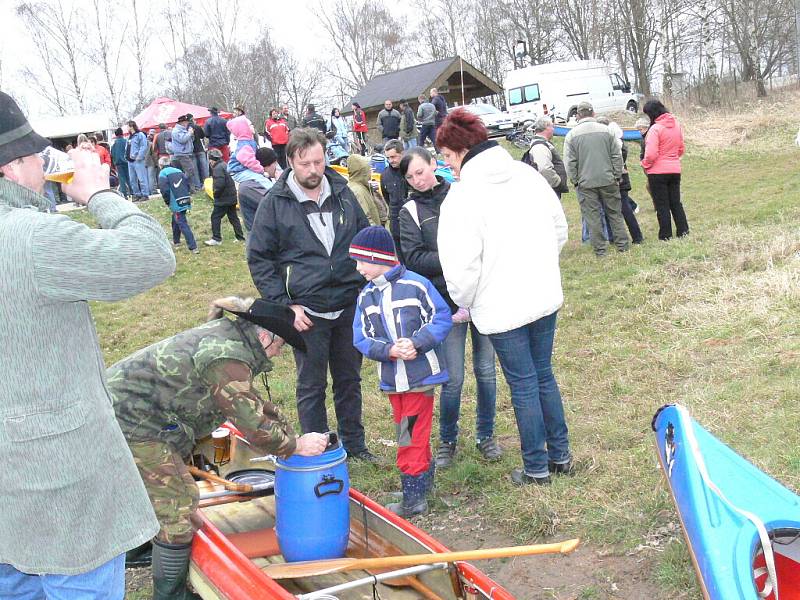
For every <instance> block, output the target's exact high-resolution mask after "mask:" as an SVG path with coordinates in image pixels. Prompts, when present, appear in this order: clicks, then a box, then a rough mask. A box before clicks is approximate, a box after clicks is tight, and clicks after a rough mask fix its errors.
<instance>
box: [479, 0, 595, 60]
mask: <svg viewBox="0 0 800 600" xmlns="http://www.w3.org/2000/svg"><path fill="white" fill-rule="evenodd" d="M566 4H569V3H568V2H567V3H565V5H566ZM550 6H551V3H550V2H547V1H545V0H506V1H505V2H503V3H502V4H501V7H500V10H501V14H502V15H503V16H505V18H506V19H508V25H509V27H510V28H511V29H512V30H513V33H514V34H515V38H514V40H515V41H516V40H517V39H520V40H523V41H524V42H525V44H526V46H527V49H528V57H529V60H530V62H531V63H532V64H535V65H538V64H542V63H547V62H550V61H552V60H553V59H554V58H555V57H556V49H557V47H558V45H557V44H556V38H557V36H558V22H557V20H556V15H555V14H554V12H553V11H552V10H550ZM480 33H482V32H480ZM480 33H479V35H480ZM587 52H588V50H587ZM580 58H588V56H580Z"/></svg>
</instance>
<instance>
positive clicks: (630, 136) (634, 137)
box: [553, 123, 642, 142]
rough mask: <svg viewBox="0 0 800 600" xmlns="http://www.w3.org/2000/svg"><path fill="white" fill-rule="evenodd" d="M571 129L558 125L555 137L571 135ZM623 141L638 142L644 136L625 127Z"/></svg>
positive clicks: (554, 130) (569, 126)
mask: <svg viewBox="0 0 800 600" xmlns="http://www.w3.org/2000/svg"><path fill="white" fill-rule="evenodd" d="M570 129H572V126H571V125H559V124H558V123H556V124H555V125H554V126H553V135H558V136H561V137H564V136H565V135H567V134H568V133H569V130H570ZM622 139H623V141H625V142H638V141H640V140H641V139H642V134H641V133H639V130H638V129H634V128H633V127H623V128H622Z"/></svg>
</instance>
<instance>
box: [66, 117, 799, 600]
mask: <svg viewBox="0 0 800 600" xmlns="http://www.w3.org/2000/svg"><path fill="white" fill-rule="evenodd" d="M790 141H791V134H790V133H776V132H773V134H766V135H763V136H759V137H758V139H757V140H755V141H753V142H752V143H746V144H742V145H738V146H736V147H733V148H729V149H708V148H703V147H700V146H690V147H689V150H688V153H687V157H686V158H685V160H684V176H683V185H682V188H683V199H684V205H685V207H686V212H687V215H688V219H689V225H690V227H691V235H690V236H689V237H688V238H686V239H682V240H674V241H670V242H659V241H657V237H656V232H657V229H656V219H655V213H654V212H653V209H652V204H651V202H650V201H649V199H647V196H646V193H645V191H644V178H643V175H642V173H641V170H640V169H639V168H638V167H636V166H635V165H636V160H635V159H636V157H637V156H638V148H637V147H636V146H632V148H631V159H630V160H629V164H630V166H631V176H632V180H633V192H632V196H633V197H634V198H635V199H636V200H637V201H638V202H639V204H640V206H641V212H640V213H639V215H638V218H639V221H640V224H641V225H642V229H643V231H644V234H645V238H646V239H645V243H644V244H643V245H642V246H639V247H634V248H633V249H632V250H631V251H630V252H628V253H626V254H617V253H616V252H614V251H613V250H611V251H610V252H609V255H608V257H607V258H606V259H605V260H597V259H595V258H594V256H593V254H592V252H591V250H590V249H589V247H588V246H582V245H581V243H580V217H579V210H578V206H577V201H576V199H575V196H574V194H573V193H570V194H568V195H566V196H565V197H564V199H563V204H564V208H565V210H566V213H567V219H568V221H569V223H570V232H569V233H570V241H569V242H568V243H567V246H566V247H565V248H564V251H563V254H562V257H561V266H562V277H563V284H564V291H565V297H566V302H565V305H564V307H563V308H562V309H561V311H560V313H559V329H558V334H557V339H556V344H555V357H554V368H555V372H556V377H557V378H558V381H559V383H560V385H561V390H562V393H563V397H564V403H565V407H566V411H567V418H568V424H569V426H570V438H571V443H572V447H573V451H574V453H575V457H576V459H577V463H578V466H579V471H578V474H577V475H576V476H575V477H574V478H566V479H565V478H559V479H556V480H555V482H554V484H553V485H552V486H550V487H548V488H544V489H539V488H537V489H517V488H514V487H513V486H512V485H511V484H510V482H509V480H508V473H509V472H510V471H511V469H512V468H514V467H516V466H518V465H519V463H520V457H519V450H518V439H517V435H516V426H515V423H514V418H513V410H512V408H511V403H510V397H509V394H508V390H507V388H506V386H505V383H504V382H502V381H501V382H500V385H499V386H498V392H499V398H498V415H497V430H498V434H499V437H500V440H501V443H502V445H503V446H504V447H505V449H506V455H505V458H504V460H503V461H502V462H500V463H497V464H491V465H487V464H484V463H481V462H480V461H479V459H478V454H477V452H476V451H475V449H474V445H473V441H474V438H473V435H472V434H473V431H474V404H475V385H474V379H473V378H472V376H471V374H469V373H468V376H467V382H466V385H465V390H464V396H465V398H464V402H463V405H462V415H463V417H462V423H461V425H462V435H461V440H460V444H461V451H460V452H461V453H460V460H459V462H458V464H457V465H456V467H455V468H453V469H452V470H450V471H448V472H446V473H440V474H437V487H438V490H439V494H440V495H441V496H442V497H446V498H447V501H446V502H444V501H442V500H440V501H438V502H437V503H435V505H434V507H435V511H436V513H437V517H438V516H440V517H441V520H442V521H443V522H446V521H447V519H448V518H449V517H450V516H452V515H456V514H458V513H461V512H463V511H465V510H468V511H469V512H478V511H480V512H482V513H483V514H484V515H486V518H487V520H488V523H490V524H491V526H492V527H495V528H497V529H498V530H499V531H502V532H503V533H504V534H506V535H509V536H511V537H513V538H514V539H516V540H517V541H519V542H532V541H533V540H541V539H546V538H550V537H552V536H555V537H557V538H566V537H572V536H580V537H581V538H583V539H584V540H585V541H586V542H587V543H588V544H590V545H593V546H595V547H601V548H607V549H608V551H609V552H612V553H616V554H618V555H621V556H624V555H626V554H628V553H637V554H638V555H639V556H642V557H644V558H645V559H646V561H645V562H644V564H646V565H648V566H647V568H648V569H649V571H650V572H648V573H647V578H648V579H649V580H651V581H652V582H654V584H655V585H656V587H657V588H660V589H662V590H663V596H657V597H663V598H675V597H684V598H693V597H696V596H697V588H696V585H695V583H694V575H693V573H692V571H691V567H690V565H689V561H688V557H687V553H686V551H685V548H684V545H683V541H682V539H681V537H680V531H679V529H677V528H675V527H674V524H675V523H676V522H677V519H676V515H675V513H674V510H673V507H672V504H671V501H670V499H669V496H668V494H667V491H666V488H665V485H664V483H663V482H662V478H661V474H660V472H659V471H658V470H657V461H656V458H655V453H654V450H653V440H652V433H651V431H650V419H651V417H652V415H653V413H654V411H655V410H656V409H657V408H658V407H659V406H661V405H662V404H665V403H669V402H681V403H684V404H686V405H687V406H688V407H689V408H690V410H691V411H692V413H693V414H694V416H695V417H696V418H697V419H698V420H699V422H700V423H702V424H703V425H704V426H706V427H707V428H708V429H710V430H711V431H712V432H713V433H715V434H716V435H718V436H719V437H720V438H721V439H722V440H724V441H725V442H727V443H729V444H730V445H731V446H733V447H734V448H735V449H736V450H737V451H739V452H741V453H742V454H744V455H745V456H747V457H748V458H749V459H750V460H752V461H753V462H755V463H756V464H757V465H758V466H759V467H761V468H763V469H764V470H765V471H767V472H768V473H770V474H772V475H773V476H775V477H777V478H778V479H779V480H781V481H782V482H783V483H784V484H786V485H788V486H789V487H791V488H793V489H798V488H800V427H798V419H797V417H796V416H793V415H795V413H794V411H795V410H796V405H797V391H796V390H797V383H798V377H800V368H799V367H798V364H800V363H798V357H799V356H800V334H798V331H800V254H799V253H798V251H799V250H800V238H799V237H798V235H797V222H798V216H799V213H800V211H799V210H798V207H797V202H796V190H797V189H798V188H800V172H798V169H797V162H796V161H797V160H798V157H799V156H800V152H798V151H797V149H795V148H794V147H793V146H791V143H790ZM532 201H535V198H532ZM142 208H143V209H144V210H147V211H148V212H150V213H152V214H154V215H155V216H157V217H158V218H159V219H161V220H162V222H163V223H164V224H165V226H167V225H168V216H169V215H168V211H167V209H166V208H165V207H164V205H163V203H162V202H160V201H157V200H154V201H151V202H149V203H147V204H146V205H144V206H143V207H142ZM209 213H210V202H209V201H208V200H207V199H201V198H198V199H197V200H196V202H195V206H194V209H193V211H192V213H191V217H190V220H191V222H192V225H193V228H194V231H195V233H196V235H197V238H198V240H199V241H201V253H200V254H199V255H192V254H190V253H189V252H188V251H187V250H186V248H185V246H184V247H183V248H181V249H179V250H178V251H177V258H178V269H177V272H176V274H175V275H174V276H173V277H172V278H170V279H169V280H168V281H167V282H165V283H164V284H163V285H161V286H159V287H158V288H156V289H154V290H151V291H150V292H148V293H146V294H142V295H140V296H137V297H136V298H133V299H131V300H129V301H126V302H120V303H116V304H96V305H95V306H94V307H93V310H94V314H95V317H96V320H97V326H98V332H99V336H100V341H101V344H102V346H103V351H104V353H105V357H106V360H107V363H108V364H111V363H112V362H114V361H116V360H118V359H120V358H122V357H124V356H126V355H127V354H129V353H131V352H133V351H134V350H136V349H138V348H140V347H142V346H144V345H147V344H149V343H151V342H153V341H156V340H158V339H161V338H163V337H166V336H168V335H171V334H173V333H175V332H178V331H180V330H182V329H185V328H188V327H192V326H193V325H195V324H198V323H199V322H201V321H202V320H203V319H204V316H205V313H206V306H207V304H208V302H209V301H210V300H212V299H213V298H215V297H218V296H222V295H227V294H231V293H254V289H253V286H252V282H251V280H250V277H249V273H248V270H247V265H246V262H245V258H244V247H243V245H242V244H236V243H233V242H232V239H233V235H232V231H231V229H230V227H229V226H228V225H227V223H226V224H224V225H223V235H224V236H225V241H224V244H223V245H222V246H220V247H217V248H207V247H205V246H202V240H205V239H208V238H209V237H210V225H209V221H208V216H209ZM509 217H510V218H511V216H509ZM78 218H81V219H84V218H86V217H85V216H78ZM530 259H531V260H535V257H530ZM66 260H69V258H68V257H67V258H66ZM524 271H525V264H524V263H521V264H520V274H521V275H524ZM499 373H500V371H499V369H498V374H499ZM499 376H500V377H502V376H501V375H499ZM270 381H271V386H272V393H273V397H275V398H276V399H277V400H278V401H279V402H280V403H281V404H282V405H283V407H284V408H285V409H286V410H287V411H288V412H289V413H292V414H293V413H294V407H293V383H294V367H293V361H292V359H291V355H290V354H289V353H288V352H287V353H286V355H284V356H283V357H281V358H280V359H279V363H278V367H277V369H276V370H275V372H274V374H273V375H272V376H271V378H270ZM363 390H364V398H365V409H364V410H365V416H364V419H365V423H366V427H367V435H368V438H369V443H370V446H371V448H372V449H373V450H374V451H376V452H378V453H380V454H382V455H383V456H385V457H386V458H387V460H389V461H390V462H391V461H392V458H393V455H394V449H393V448H392V447H391V445H390V442H389V441H390V440H392V438H393V435H394V430H393V426H392V425H391V419H390V418H389V407H388V403H387V401H386V400H385V398H384V397H383V396H382V395H381V394H379V393H378V392H377V381H376V376H375V368H374V366H373V365H372V364H370V363H368V362H365V366H364V385H363ZM351 475H352V478H353V482H354V485H355V486H357V487H358V488H360V489H361V490H363V491H365V492H366V493H368V494H370V495H374V496H376V497H379V496H380V495H381V494H382V493H383V492H385V491H388V490H391V489H394V488H395V487H396V486H397V475H396V473H394V472H393V471H392V469H385V470H377V469H373V468H370V467H364V466H359V465H355V466H353V467H352V469H351ZM632 560H634V559H632ZM565 576H568V575H566V574H565ZM587 594H589V595H586V596H583V597H596V596H594V595H591V594H592V592H591V591H590V590H587Z"/></svg>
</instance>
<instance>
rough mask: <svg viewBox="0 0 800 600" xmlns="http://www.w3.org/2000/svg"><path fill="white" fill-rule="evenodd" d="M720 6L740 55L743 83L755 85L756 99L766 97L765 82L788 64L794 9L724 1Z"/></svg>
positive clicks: (781, 0) (776, 0)
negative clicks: (751, 82)
mask: <svg viewBox="0 0 800 600" xmlns="http://www.w3.org/2000/svg"><path fill="white" fill-rule="evenodd" d="M721 6H722V12H723V13H724V15H725V18H726V23H727V31H728V34H729V35H730V38H731V41H732V42H733V44H734V45H735V47H736V50H737V53H738V55H739V61H740V63H741V72H742V79H744V80H745V81H754V82H755V84H756V93H757V95H758V96H766V95H767V89H766V85H765V83H764V80H765V79H766V78H767V77H769V76H771V75H772V74H773V73H774V72H775V71H776V69H777V68H778V67H779V66H780V65H781V64H783V63H785V62H788V61H787V54H789V53H790V47H789V40H791V39H792V31H793V29H794V20H793V19H794V13H793V10H792V6H791V4H790V2H789V1H788V0H722V4H721ZM788 58H789V60H790V56H789V57H788Z"/></svg>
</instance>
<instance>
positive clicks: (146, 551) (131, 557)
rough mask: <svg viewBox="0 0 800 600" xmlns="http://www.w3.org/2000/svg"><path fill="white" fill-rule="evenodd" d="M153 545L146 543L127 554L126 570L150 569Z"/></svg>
mask: <svg viewBox="0 0 800 600" xmlns="http://www.w3.org/2000/svg"><path fill="white" fill-rule="evenodd" d="M152 550H153V545H152V543H150V542H145V543H144V544H142V545H141V546H139V547H138V548H133V549H132V550H128V551H127V552H126V553H125V568H126V569H127V568H129V567H133V568H138V567H149V566H150V563H151V562H152V556H151V552H152Z"/></svg>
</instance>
